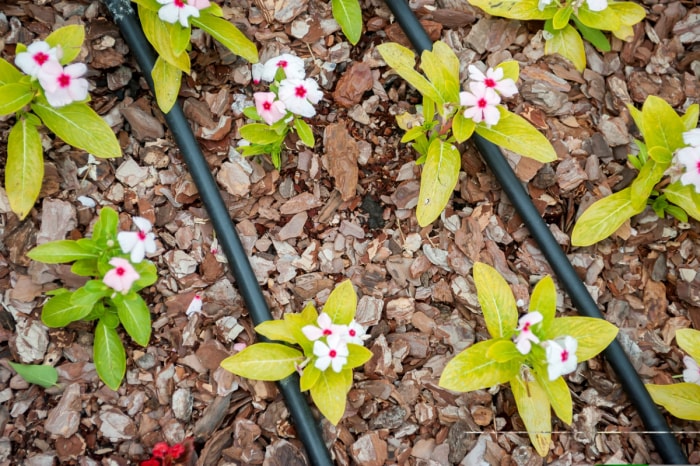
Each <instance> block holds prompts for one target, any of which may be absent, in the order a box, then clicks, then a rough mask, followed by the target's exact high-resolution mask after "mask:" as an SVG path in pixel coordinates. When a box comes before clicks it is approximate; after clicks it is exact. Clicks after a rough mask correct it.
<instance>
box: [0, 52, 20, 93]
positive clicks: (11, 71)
mask: <svg viewBox="0 0 700 466" xmlns="http://www.w3.org/2000/svg"><path fill="white" fill-rule="evenodd" d="M17 53H19V52H17ZM24 76H25V75H24V74H23V73H22V72H21V71H20V70H18V69H17V68H15V67H14V66H13V65H12V64H11V63H10V62H8V61H7V60H5V59H4V58H0V86H4V85H5V84H11V83H16V82H17V81H19V80H20V79H22V78H23V77H24Z"/></svg>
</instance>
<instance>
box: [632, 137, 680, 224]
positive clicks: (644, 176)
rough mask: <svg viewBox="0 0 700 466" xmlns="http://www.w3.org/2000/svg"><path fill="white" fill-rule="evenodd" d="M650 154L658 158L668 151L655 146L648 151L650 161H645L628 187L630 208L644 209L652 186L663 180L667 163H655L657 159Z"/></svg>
mask: <svg viewBox="0 0 700 466" xmlns="http://www.w3.org/2000/svg"><path fill="white" fill-rule="evenodd" d="M652 152H653V153H655V154H657V156H658V154H659V152H668V150H666V149H664V148H663V147H659V146H656V147H654V148H653V149H652V151H649V155H651V159H650V160H647V163H645V164H644V165H643V166H642V169H641V170H640V171H639V175H637V178H635V179H634V181H633V182H632V185H631V186H630V189H631V190H632V191H631V194H630V199H631V200H632V206H633V207H634V208H635V209H640V210H642V209H644V206H646V204H647V199H649V196H650V195H651V192H652V190H653V189H654V186H656V184H657V183H658V182H659V181H661V178H663V176H664V172H665V171H666V168H668V165H669V163H657V162H658V160H657V157H655V156H654V154H652ZM668 155H669V156H672V154H670V153H668ZM669 161H670V159H669Z"/></svg>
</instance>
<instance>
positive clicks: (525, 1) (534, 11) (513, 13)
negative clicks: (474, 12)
mask: <svg viewBox="0 0 700 466" xmlns="http://www.w3.org/2000/svg"><path fill="white" fill-rule="evenodd" d="M469 3H471V4H472V5H474V6H475V7H478V8H480V9H482V10H484V11H485V12H486V13H488V14H490V15H492V16H502V17H504V18H512V19H525V20H527V19H549V18H551V17H552V16H554V14H555V13H556V12H557V10H558V7H557V5H556V2H552V3H551V4H549V5H547V7H545V9H544V10H542V11H540V9H539V8H538V4H539V0H469Z"/></svg>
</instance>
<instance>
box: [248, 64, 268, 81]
mask: <svg viewBox="0 0 700 466" xmlns="http://www.w3.org/2000/svg"><path fill="white" fill-rule="evenodd" d="M264 69H265V66H264V65H263V64H262V63H253V69H252V72H251V73H252V75H253V84H260V81H261V80H262V75H263V71H264Z"/></svg>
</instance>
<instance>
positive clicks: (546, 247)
mask: <svg viewBox="0 0 700 466" xmlns="http://www.w3.org/2000/svg"><path fill="white" fill-rule="evenodd" d="M386 3H387V5H388V6H389V9H390V10H391V12H392V13H393V14H394V16H395V18H396V21H397V22H398V23H399V25H400V26H401V29H402V30H403V32H404V33H405V34H406V36H407V37H408V39H409V40H410V41H411V44H413V47H414V48H415V49H416V51H418V53H421V52H423V51H424V50H430V49H432V47H433V43H432V41H431V40H430V38H429V37H428V34H427V33H426V31H425V29H423V26H422V25H421V24H420V22H418V20H417V19H416V17H415V15H414V14H413V12H412V11H411V10H410V8H409V6H408V4H407V3H406V2H405V1H404V0H386ZM472 139H473V142H474V145H476V148H477V149H478V150H479V152H481V156H482V157H483V159H484V160H485V161H486V163H487V165H488V166H489V168H491V171H492V172H493V173H494V175H495V176H496V178H497V179H498V182H499V183H500V184H501V187H502V188H503V191H504V192H505V193H506V195H507V196H508V199H510V201H511V203H512V204H513V206H514V207H515V210H516V211H517V212H518V214H519V215H520V217H521V218H522V220H523V222H524V223H525V225H526V226H527V228H528V230H529V231H530V234H531V235H532V236H533V238H534V239H535V241H536V242H537V244H538V246H539V247H540V250H541V251H542V254H544V256H545V257H546V258H547V261H548V262H549V265H550V266H551V267H552V270H554V273H555V274H556V275H557V277H558V278H559V281H560V282H561V283H562V285H563V286H564V288H565V289H566V291H567V292H568V293H569V297H570V298H571V301H572V303H573V304H574V306H576V308H577V309H578V311H579V312H580V313H581V314H582V315H584V316H587V317H595V318H599V319H603V318H604V317H603V315H602V314H601V312H600V310H599V309H598V306H597V305H596V303H595V301H594V300H593V298H592V297H591V295H590V293H589V292H588V290H587V289H586V287H585V286H584V285H583V282H582V281H581V279H580V278H579V277H578V275H577V274H576V271H575V270H574V268H573V267H572V265H571V262H569V259H568V258H567V257H566V254H564V251H562V249H561V248H560V247H559V244H557V242H556V240H555V239H554V236H553V235H552V232H551V231H550V230H549V228H548V227H547V225H546V224H545V223H544V221H543V220H542V217H541V216H540V214H539V212H538V211H537V209H536V208H535V206H534V204H533V203H532V201H531V199H530V196H529V195H528V193H527V192H526V191H525V189H524V188H523V186H522V184H521V182H520V180H518V178H517V177H516V176H515V173H514V172H513V169H512V168H511V167H510V165H508V162H507V161H506V159H505V157H504V156H503V153H502V152H501V150H500V149H499V148H498V146H496V145H495V144H493V143H492V142H490V141H487V140H486V139H484V138H483V137H481V136H479V135H478V134H474V136H473V138H472ZM603 354H604V355H605V358H606V359H607V361H608V363H610V366H611V367H612V368H613V370H614V371H615V373H616V374H617V378H618V380H619V381H620V383H621V385H622V387H623V388H624V390H625V392H626V393H627V396H628V397H629V398H630V400H631V401H632V403H633V404H634V406H635V408H636V409H637V412H638V413H639V417H640V418H641V419H642V422H643V423H644V426H645V428H646V431H647V432H648V433H649V436H650V437H651V439H652V441H653V442H654V445H655V446H656V450H657V451H658V453H659V454H660V455H661V458H662V459H663V461H664V462H665V463H667V464H687V463H688V459H687V458H686V456H685V454H684V453H683V451H682V450H681V447H680V444H679V443H678V440H677V439H676V437H675V436H674V435H673V433H672V432H671V430H670V429H669V426H668V424H667V423H666V420H665V419H664V418H663V416H662V415H661V412H660V411H659V409H658V408H657V407H656V404H654V401H653V400H652V399H651V396H650V395H649V392H648V391H647V389H646V388H645V387H644V384H643V383H642V380H641V379H640V378H639V375H638V374H637V372H636V371H635V370H634V367H633V366H632V363H631V362H630V360H629V358H628V357H627V355H626V354H625V352H624V350H623V349H622V346H621V345H620V342H619V341H618V340H617V339H616V340H613V342H612V343H611V344H610V345H609V346H608V347H607V348H606V349H605V351H604V353H603Z"/></svg>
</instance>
